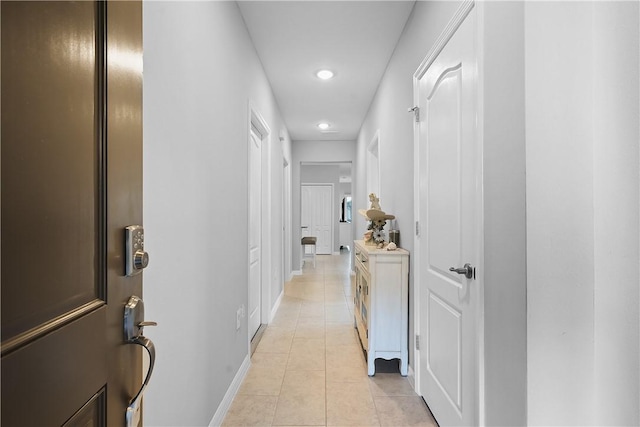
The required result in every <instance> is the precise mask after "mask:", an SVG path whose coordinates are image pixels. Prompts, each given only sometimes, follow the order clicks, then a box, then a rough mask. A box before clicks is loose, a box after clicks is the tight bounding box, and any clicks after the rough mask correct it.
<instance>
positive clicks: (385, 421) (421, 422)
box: [373, 396, 437, 427]
mask: <svg viewBox="0 0 640 427" xmlns="http://www.w3.org/2000/svg"><path fill="white" fill-rule="evenodd" d="M373 400H374V402H375V404H376V410H377V411H378V417H379V418H380V424H381V425H382V426H392V427H401V426H425V427H437V424H436V422H435V421H434V419H433V418H432V417H431V414H430V413H429V410H428V409H427V405H425V403H424V401H423V400H422V398H421V397H419V396H415V397H407V396H394V397H382V396H376V397H374V398H373Z"/></svg>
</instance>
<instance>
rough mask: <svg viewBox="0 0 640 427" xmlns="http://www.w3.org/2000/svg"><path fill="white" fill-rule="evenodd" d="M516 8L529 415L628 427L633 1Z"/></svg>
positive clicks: (634, 170) (632, 364) (634, 307)
mask: <svg viewBox="0 0 640 427" xmlns="http://www.w3.org/2000/svg"><path fill="white" fill-rule="evenodd" d="M525 10H526V14H525V16H526V18H525V28H526V32H525V35H526V44H525V46H526V76H527V82H526V100H527V101H526V122H527V129H526V131H527V242H528V244H527V264H528V317H529V320H528V348H529V367H528V371H529V372H528V380H529V397H528V412H529V422H530V423H531V424H533V425H547V424H563V425H638V423H639V422H640V414H639V412H638V411H639V409H638V401H639V395H640V392H639V390H638V388H639V387H640V386H639V384H640V375H639V367H638V360H640V352H639V343H638V340H639V338H638V333H639V330H638V328H639V326H638V325H639V318H638V313H639V308H638V297H639V295H638V294H639V290H638V274H639V272H640V268H639V260H638V245H639V241H638V239H639V238H638V235H639V229H638V218H639V215H638V209H639V208H638V192H639V175H638V141H639V139H640V135H639V129H638V117H639V94H638V90H639V81H638V79H639V71H640V70H639V65H638V64H639V50H640V48H639V28H638V27H639V18H638V17H639V12H638V3H637V2H626V3H614V2H605V3H598V2H596V3H582V2H581V3H564V4H558V3H537V2H536V3H534V2H532V3H527V4H526V9H525Z"/></svg>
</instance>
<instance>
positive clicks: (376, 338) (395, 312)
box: [353, 240, 409, 376]
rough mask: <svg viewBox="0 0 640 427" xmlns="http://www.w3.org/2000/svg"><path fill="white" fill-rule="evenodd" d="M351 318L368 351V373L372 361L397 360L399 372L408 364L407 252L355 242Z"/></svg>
mask: <svg viewBox="0 0 640 427" xmlns="http://www.w3.org/2000/svg"><path fill="white" fill-rule="evenodd" d="M354 243H355V245H354V246H355V266H356V280H355V289H354V292H353V295H354V304H355V310H354V318H355V319H354V321H355V327H356V328H357V330H358V335H359V336H360V342H361V343H362V348H363V349H364V350H365V352H366V354H367V368H368V373H369V376H372V375H375V373H376V372H375V371H376V366H375V360H376V359H378V358H382V359H387V360H390V359H400V373H401V374H402V375H404V376H406V375H407V370H408V364H409V358H408V357H409V355H408V352H409V346H408V334H409V330H408V328H409V252H408V251H406V250H404V249H397V250H395V251H387V250H386V249H376V247H375V246H369V245H365V244H364V241H362V240H356V241H355V242H354Z"/></svg>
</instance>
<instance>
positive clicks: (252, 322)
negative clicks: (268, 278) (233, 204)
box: [247, 125, 262, 337]
mask: <svg viewBox="0 0 640 427" xmlns="http://www.w3.org/2000/svg"><path fill="white" fill-rule="evenodd" d="M261 176H262V135H261V134H260V132H259V131H258V129H257V128H256V127H255V126H253V125H251V137H250V141H249V307H248V310H247V312H248V315H249V319H248V324H249V326H248V327H249V336H250V337H253V335H254V334H255V333H256V332H257V331H258V328H259V327H260V320H261V311H260V307H261V305H262V304H261V303H262V300H261V294H262V292H261V290H262V283H261V250H260V247H261V230H262V228H261V224H262V212H261V204H262V189H261Z"/></svg>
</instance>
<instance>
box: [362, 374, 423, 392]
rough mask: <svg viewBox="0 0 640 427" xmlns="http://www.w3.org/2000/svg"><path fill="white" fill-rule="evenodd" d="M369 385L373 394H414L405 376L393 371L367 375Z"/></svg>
mask: <svg viewBox="0 0 640 427" xmlns="http://www.w3.org/2000/svg"><path fill="white" fill-rule="evenodd" d="M369 387H370V388H371V394H372V395H374V396H416V393H415V392H414V391H413V387H411V384H410V383H409V380H408V379H407V377H403V376H401V375H399V374H395V373H394V374H387V373H376V374H375V375H374V376H373V377H369Z"/></svg>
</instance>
